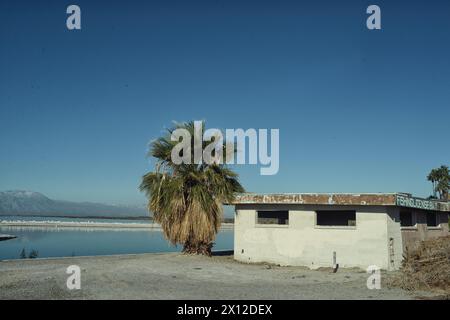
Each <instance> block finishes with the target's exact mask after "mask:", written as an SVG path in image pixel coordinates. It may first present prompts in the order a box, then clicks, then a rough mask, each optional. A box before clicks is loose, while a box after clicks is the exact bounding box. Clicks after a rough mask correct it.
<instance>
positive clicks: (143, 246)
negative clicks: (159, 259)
mask: <svg viewBox="0 0 450 320" xmlns="http://www.w3.org/2000/svg"><path fill="white" fill-rule="evenodd" d="M0 220H6V219H4V218H3V217H2V218H1V219H0ZM7 220H13V219H7ZM14 220H19V219H14ZM31 220H33V219H31ZM45 220H48V218H45ZM72 220H74V219H72ZM89 220H90V221H97V220H96V219H89ZM108 221H110V222H112V221H111V220H108ZM117 221H118V222H122V223H123V222H124V220H117ZM129 222H134V223H135V222H136V221H132V220H130V221H129ZM0 233H3V234H12V235H15V236H17V239H12V240H7V241H0V260H4V259H18V258H19V257H20V253H21V251H22V249H25V252H26V254H27V255H28V254H29V253H30V252H31V251H32V250H36V251H38V253H39V258H47V257H68V256H93V255H110V254H129V253H151V252H176V251H180V250H181V247H174V246H171V245H170V244H169V243H168V242H167V241H166V240H165V239H164V236H163V234H162V232H161V231H159V230H152V229H145V230H142V229H119V228H114V229H109V228H108V229H101V228H54V227H53V228H45V227H0ZM214 249H215V250H231V249H233V230H224V231H221V232H220V233H219V234H218V235H217V238H216V245H215V246H214Z"/></svg>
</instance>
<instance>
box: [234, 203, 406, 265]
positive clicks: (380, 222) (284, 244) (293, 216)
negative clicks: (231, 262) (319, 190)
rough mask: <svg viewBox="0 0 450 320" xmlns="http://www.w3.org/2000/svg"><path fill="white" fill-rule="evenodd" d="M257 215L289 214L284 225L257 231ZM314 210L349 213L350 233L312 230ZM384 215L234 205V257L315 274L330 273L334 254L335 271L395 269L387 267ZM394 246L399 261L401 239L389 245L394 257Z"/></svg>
mask: <svg viewBox="0 0 450 320" xmlns="http://www.w3.org/2000/svg"><path fill="white" fill-rule="evenodd" d="M257 210H289V225H287V226H278V225H270V226H268V225H265V226H261V225H257V224H256V211H257ZM316 210H355V211H356V227H320V226H316V213H315V211H316ZM387 211H388V209H387V207H381V206H380V207H373V206H371V207H369V206H333V207H332V208H331V207H330V206H324V205H317V206H311V205H237V206H236V215H235V232H234V257H235V259H236V260H239V261H242V262H269V263H275V264H280V265H296V266H307V267H309V268H312V269H315V268H319V267H331V266H332V264H333V252H336V255H337V263H338V264H339V266H340V267H360V268H364V269H366V268H367V267H368V266H369V265H377V266H378V267H380V268H382V269H389V270H391V269H394V268H397V264H394V265H390V263H389V241H388V240H389V236H388V214H387ZM392 228H395V227H394V226H393V227H392ZM399 232H400V231H399ZM390 234H394V232H393V231H392V230H391V231H390ZM396 237H398V235H396ZM398 245H399V246H400V251H398V254H400V255H401V246H402V244H401V235H400V242H399V243H397V241H396V240H394V246H395V248H394V249H395V250H396V251H397V250H398Z"/></svg>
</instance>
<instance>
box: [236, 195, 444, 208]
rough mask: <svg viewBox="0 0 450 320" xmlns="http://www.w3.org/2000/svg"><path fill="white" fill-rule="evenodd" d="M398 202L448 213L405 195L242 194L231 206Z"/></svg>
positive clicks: (437, 203) (441, 204) (435, 204)
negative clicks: (426, 206)
mask: <svg viewBox="0 0 450 320" xmlns="http://www.w3.org/2000/svg"><path fill="white" fill-rule="evenodd" d="M399 200H402V202H401V203H403V204H404V206H405V207H409V206H414V205H416V204H420V205H423V204H425V205H427V204H428V206H429V207H430V208H422V209H429V210H437V211H447V212H448V211H450V203H449V202H442V201H436V200H428V199H423V198H417V197H413V196H411V195H410V194H407V193H360V194H357V193H347V194H344V193H342V194H341V193H280V194H277V193H272V194H256V193H242V194H239V195H237V196H236V198H235V200H234V201H233V202H232V203H231V204H325V205H362V206H399ZM408 200H409V201H408ZM400 206H402V205H400ZM431 207H432V208H431Z"/></svg>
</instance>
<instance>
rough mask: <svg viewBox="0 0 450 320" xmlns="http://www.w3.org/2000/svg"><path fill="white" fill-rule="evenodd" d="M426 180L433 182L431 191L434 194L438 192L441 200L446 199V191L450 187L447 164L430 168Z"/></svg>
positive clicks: (449, 173) (449, 174) (449, 172)
mask: <svg viewBox="0 0 450 320" xmlns="http://www.w3.org/2000/svg"><path fill="white" fill-rule="evenodd" d="M427 178H428V180H429V181H431V183H432V184H433V193H434V195H435V196H436V194H437V193H439V198H440V199H441V200H445V201H448V192H449V189H450V171H449V168H448V166H444V165H442V166H440V167H439V168H436V169H432V170H431V172H430V173H429V174H428V177H427Z"/></svg>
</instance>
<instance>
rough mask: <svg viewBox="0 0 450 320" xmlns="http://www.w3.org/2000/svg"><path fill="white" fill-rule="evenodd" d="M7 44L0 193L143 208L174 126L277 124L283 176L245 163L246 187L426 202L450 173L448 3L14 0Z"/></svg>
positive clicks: (3, 20) (0, 89) (6, 5)
mask: <svg viewBox="0 0 450 320" xmlns="http://www.w3.org/2000/svg"><path fill="white" fill-rule="evenodd" d="M70 4H77V5H79V6H80V7H81V12H82V30H81V31H69V30H67V28H66V17H67V14H66V8H67V6H68V5H70ZM370 4H377V5H379V6H380V7H381V14H382V30H376V31H369V30H368V29H367V28H366V18H367V16H368V15H367V14H366V13H365V11H366V8H367V6H368V5H370ZM0 40H1V42H0V43H1V46H0V121H1V126H0V150H1V153H0V190H10V189H27V190H34V191H39V192H42V193H44V194H46V195H48V196H50V197H52V198H56V199H66V200H74V201H95V202H106V203H121V204H142V203H144V202H145V198H144V196H143V195H142V194H141V193H140V192H139V191H138V185H139V183H140V178H141V176H142V175H143V174H144V173H145V172H147V171H149V170H151V169H152V164H153V163H152V162H151V161H150V159H148V158H146V152H147V145H148V142H149V141H150V140H151V139H153V138H156V137H157V136H159V135H160V134H161V132H162V130H163V128H164V127H168V126H170V125H171V123H172V121H174V120H176V121H184V120H200V119H205V120H206V122H207V126H208V127H210V128H244V129H246V128H279V129H280V170H279V173H278V174H277V175H275V176H261V175H260V174H259V167H258V166H244V167H237V168H236V170H237V171H238V173H239V174H240V176H241V182H242V183H243V185H244V186H245V187H246V189H247V190H248V191H253V192H393V191H404V192H411V193H414V194H417V195H420V196H427V195H429V194H430V191H431V186H430V184H429V183H428V182H427V181H426V175H427V173H428V171H429V170H430V169H431V168H433V167H436V166H439V165H441V164H449V159H450V148H449V137H450V134H449V118H450V111H449V110H450V107H449V101H450V90H449V88H450V59H449V57H450V3H449V2H448V1H432V3H431V2H429V1H371V2H369V1H361V0H359V1H345V3H344V2H343V1H339V2H338V1H324V0H319V1H246V0H240V1H235V0H227V1H222V0H215V1H211V0H208V1H196V0H189V1H186V0H184V1H167V0H166V1H162V0H161V1H81V0H80V1H78V0H77V1H71V2H68V1H56V0H55V1H20V0H19V1H12V0H6V1H2V2H1V3H0Z"/></svg>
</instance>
